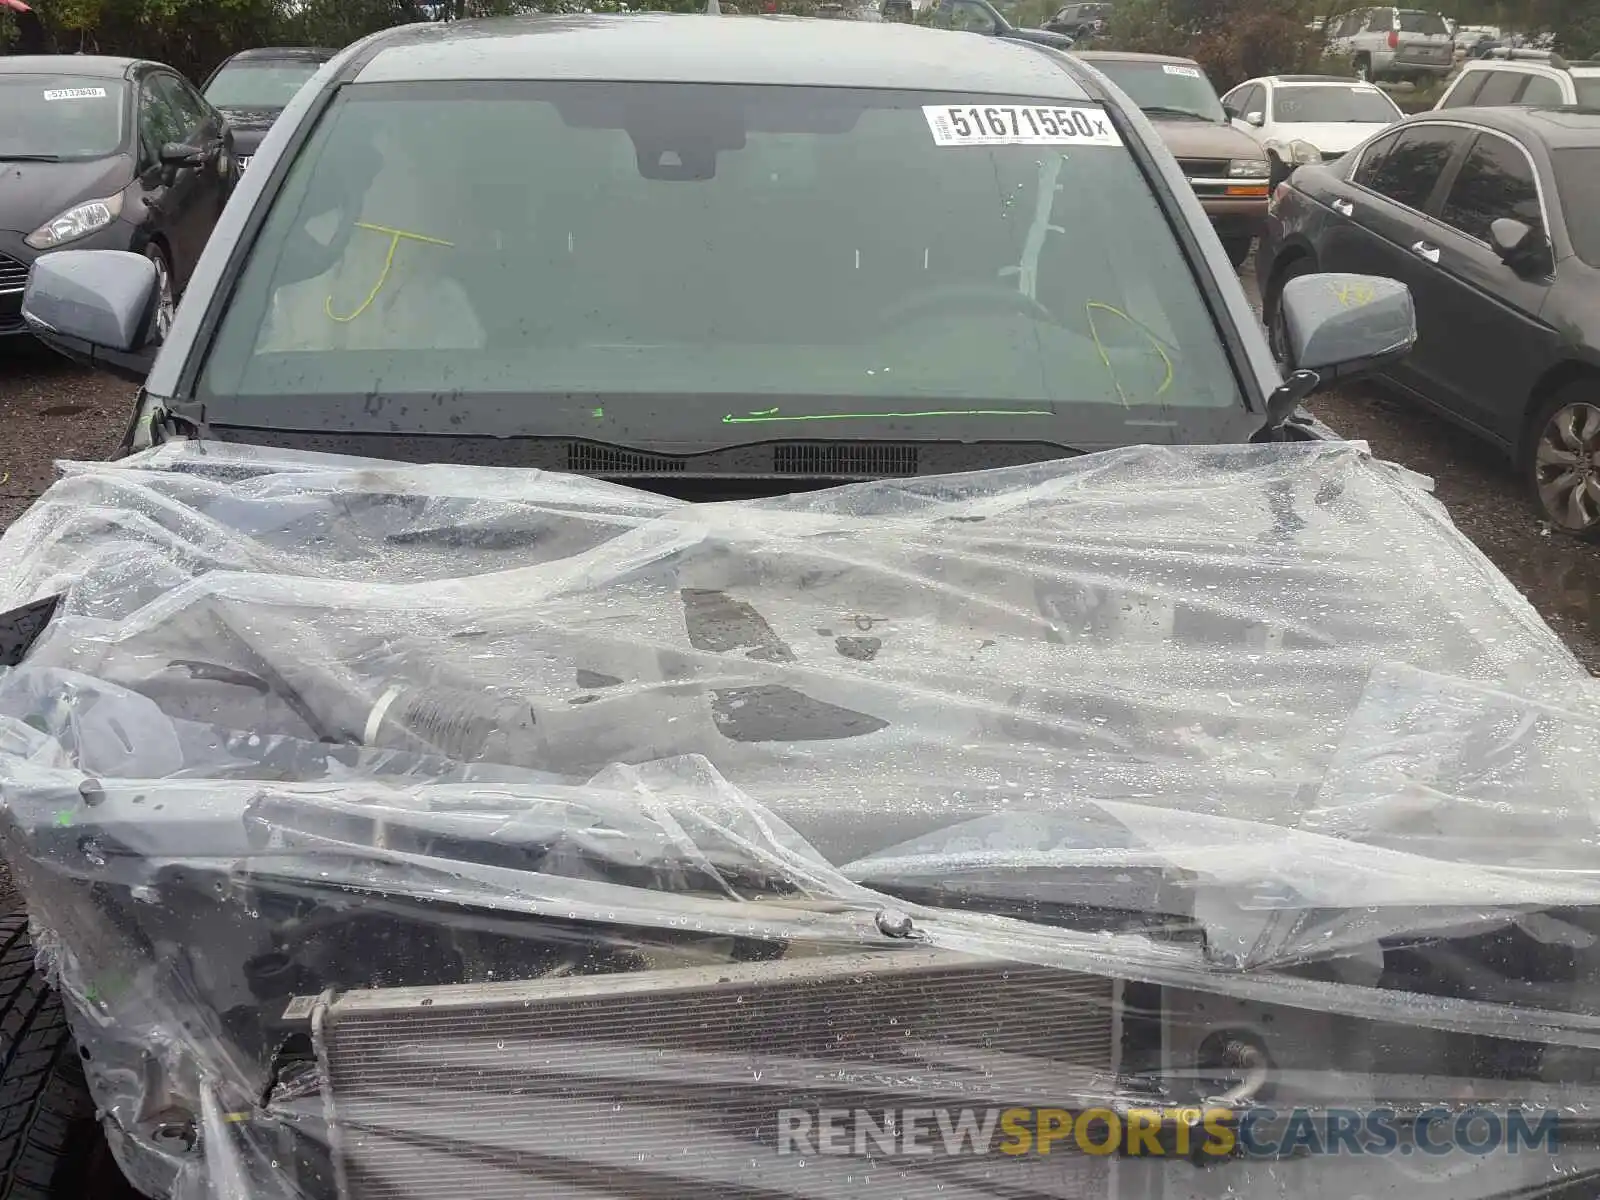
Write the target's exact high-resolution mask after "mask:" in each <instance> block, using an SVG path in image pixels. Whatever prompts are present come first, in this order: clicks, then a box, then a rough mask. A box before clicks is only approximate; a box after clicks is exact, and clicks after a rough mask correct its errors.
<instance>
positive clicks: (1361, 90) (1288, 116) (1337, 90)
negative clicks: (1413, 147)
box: [1272, 85, 1402, 125]
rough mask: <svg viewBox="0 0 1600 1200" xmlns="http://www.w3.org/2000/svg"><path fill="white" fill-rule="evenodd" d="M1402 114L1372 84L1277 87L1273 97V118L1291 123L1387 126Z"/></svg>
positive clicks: (1392, 102)
mask: <svg viewBox="0 0 1600 1200" xmlns="http://www.w3.org/2000/svg"><path fill="white" fill-rule="evenodd" d="M1401 115H1402V114H1401V112H1400V110H1399V109H1398V108H1396V107H1395V103H1394V101H1393V100H1391V99H1389V97H1388V96H1386V95H1384V94H1383V93H1382V92H1381V91H1379V90H1378V89H1377V88H1374V87H1337V86H1332V85H1327V86H1324V85H1318V86H1315V87H1279V88H1278V89H1277V90H1276V91H1275V92H1274V94H1273V100H1272V119H1273V120H1274V121H1278V122H1282V123H1284V124H1290V125H1323V124H1327V125H1333V124H1342V123H1352V124H1363V125H1380V124H1381V125H1387V124H1389V123H1390V122H1392V121H1398V120H1399V119H1400V117H1401Z"/></svg>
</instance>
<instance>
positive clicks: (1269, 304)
mask: <svg viewBox="0 0 1600 1200" xmlns="http://www.w3.org/2000/svg"><path fill="white" fill-rule="evenodd" d="M1316 270H1317V264H1316V263H1315V262H1313V261H1312V260H1311V259H1310V258H1309V257H1307V256H1306V255H1303V254H1302V255H1300V256H1299V257H1297V258H1293V259H1291V260H1290V261H1289V262H1287V263H1285V264H1284V265H1283V266H1282V267H1281V268H1279V269H1278V270H1276V271H1274V272H1273V274H1272V278H1271V280H1270V281H1268V283H1267V290H1266V291H1265V292H1264V293H1263V294H1262V297H1261V323H1262V324H1263V325H1265V326H1266V329H1267V345H1268V346H1269V347H1271V349H1272V357H1273V358H1275V359H1277V361H1278V362H1279V363H1280V364H1283V363H1285V362H1287V361H1288V358H1287V354H1288V345H1287V342H1286V341H1285V338H1286V336H1287V333H1288V331H1287V330H1286V329H1285V328H1284V325H1283V289H1284V288H1285V287H1287V286H1288V285H1289V281H1290V280H1291V279H1298V278H1299V277H1300V276H1302V275H1314V274H1316Z"/></svg>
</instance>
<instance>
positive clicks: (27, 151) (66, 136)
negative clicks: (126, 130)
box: [0, 75, 125, 160]
mask: <svg viewBox="0 0 1600 1200" xmlns="http://www.w3.org/2000/svg"><path fill="white" fill-rule="evenodd" d="M124 86H125V85H124V82H123V80H121V79H104V78H100V79H97V78H95V77H93V76H79V75H0V113H3V114H4V116H5V119H4V120H3V121H0V160H4V159H8V158H11V159H15V158H49V159H84V158H104V157H106V156H107V155H110V154H115V153H116V152H117V151H118V150H119V149H120V148H121V147H122V141H123V125H124V120H125V114H124V111H123V110H124V100H125V93H124V92H123V87H124Z"/></svg>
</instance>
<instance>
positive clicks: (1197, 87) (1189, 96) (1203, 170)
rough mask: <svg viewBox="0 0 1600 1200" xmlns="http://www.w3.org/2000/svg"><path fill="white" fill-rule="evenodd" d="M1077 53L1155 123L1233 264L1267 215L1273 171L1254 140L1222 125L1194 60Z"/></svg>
mask: <svg viewBox="0 0 1600 1200" xmlns="http://www.w3.org/2000/svg"><path fill="white" fill-rule="evenodd" d="M1075 57H1077V58H1078V59H1080V60H1081V61H1083V62H1086V63H1088V64H1089V65H1090V66H1092V67H1094V68H1096V69H1097V70H1100V71H1103V72H1104V73H1105V75H1106V76H1107V78H1109V79H1110V80H1111V81H1112V82H1113V83H1115V84H1116V85H1117V86H1118V87H1119V88H1121V89H1122V90H1123V91H1124V92H1126V93H1127V94H1128V95H1129V97H1131V98H1132V100H1133V102H1134V103H1135V104H1137V105H1138V106H1139V107H1140V109H1141V110H1142V111H1143V112H1144V114H1145V116H1147V117H1148V118H1150V121H1151V122H1152V123H1153V124H1154V125H1155V127H1156V131H1157V132H1158V133H1160V135H1161V138H1162V140H1163V141H1164V142H1165V143H1166V144H1167V148H1168V149H1169V150H1171V151H1172V153H1173V156H1174V157H1175V158H1176V159H1177V160H1178V166H1179V168H1180V169H1181V170H1182V171H1183V174H1184V177H1185V178H1186V179H1188V181H1189V186H1190V187H1191V188H1193V189H1194V193H1195V195H1196V196H1198V197H1199V198H1200V205H1201V207H1202V208H1203V209H1204V210H1205V213H1206V215H1207V216H1208V217H1210V218H1211V223H1212V224H1213V225H1215V226H1216V229H1217V233H1218V235H1219V236H1220V237H1221V238H1222V244H1223V246H1224V247H1225V248H1226V250H1227V252H1228V258H1229V259H1230V260H1231V261H1232V262H1233V264H1234V265H1235V266H1239V265H1241V264H1242V263H1243V262H1244V261H1245V259H1246V258H1248V257H1249V255H1250V246H1251V244H1252V242H1253V241H1254V239H1255V236H1256V234H1257V233H1258V232H1259V230H1260V228H1261V222H1262V220H1263V218H1265V216H1266V213H1267V199H1268V196H1269V194H1270V189H1269V187H1268V180H1269V178H1270V176H1271V173H1272V169H1271V166H1270V164H1269V163H1268V161H1267V157H1266V154H1265V152H1264V151H1263V150H1262V149H1261V146H1260V145H1259V144H1258V143H1257V142H1256V140H1255V138H1253V137H1250V136H1248V135H1246V134H1243V133H1240V132H1239V131H1238V130H1236V129H1234V128H1232V127H1231V126H1230V125H1229V123H1228V116H1227V114H1226V113H1225V112H1223V110H1222V101H1221V100H1219V99H1218V98H1217V91H1216V89H1215V88H1214V87H1212V86H1211V81H1210V80H1209V79H1208V78H1207V77H1206V73H1205V71H1203V70H1202V69H1201V67H1200V64H1199V63H1197V62H1195V61H1194V60H1193V59H1192V58H1174V57H1172V56H1170V55H1163V54H1134V53H1131V52H1128V51H1122V50H1084V51H1081V52H1079V53H1078V54H1077V55H1076V56H1075Z"/></svg>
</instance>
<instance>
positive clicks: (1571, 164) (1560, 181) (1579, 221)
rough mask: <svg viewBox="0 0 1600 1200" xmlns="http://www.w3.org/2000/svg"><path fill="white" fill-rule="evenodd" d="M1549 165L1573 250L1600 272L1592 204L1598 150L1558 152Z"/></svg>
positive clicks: (1599, 184) (1596, 213)
mask: <svg viewBox="0 0 1600 1200" xmlns="http://www.w3.org/2000/svg"><path fill="white" fill-rule="evenodd" d="M1551 161H1552V162H1553V163H1554V164H1555V172H1556V188H1557V190H1558V191H1559V192H1560V193H1561V208H1562V210H1563V211H1564V212H1565V213H1566V217H1567V235H1568V236H1569V237H1570V238H1572V249H1573V251H1574V252H1575V253H1576V254H1577V256H1578V257H1579V258H1581V259H1583V261H1584V262H1586V263H1588V264H1589V265H1590V266H1591V267H1596V268H1600V206H1596V204H1595V202H1594V198H1595V197H1596V196H1600V149H1589V148H1585V149H1579V150H1557V151H1556V152H1555V153H1554V154H1552V155H1551Z"/></svg>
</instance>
